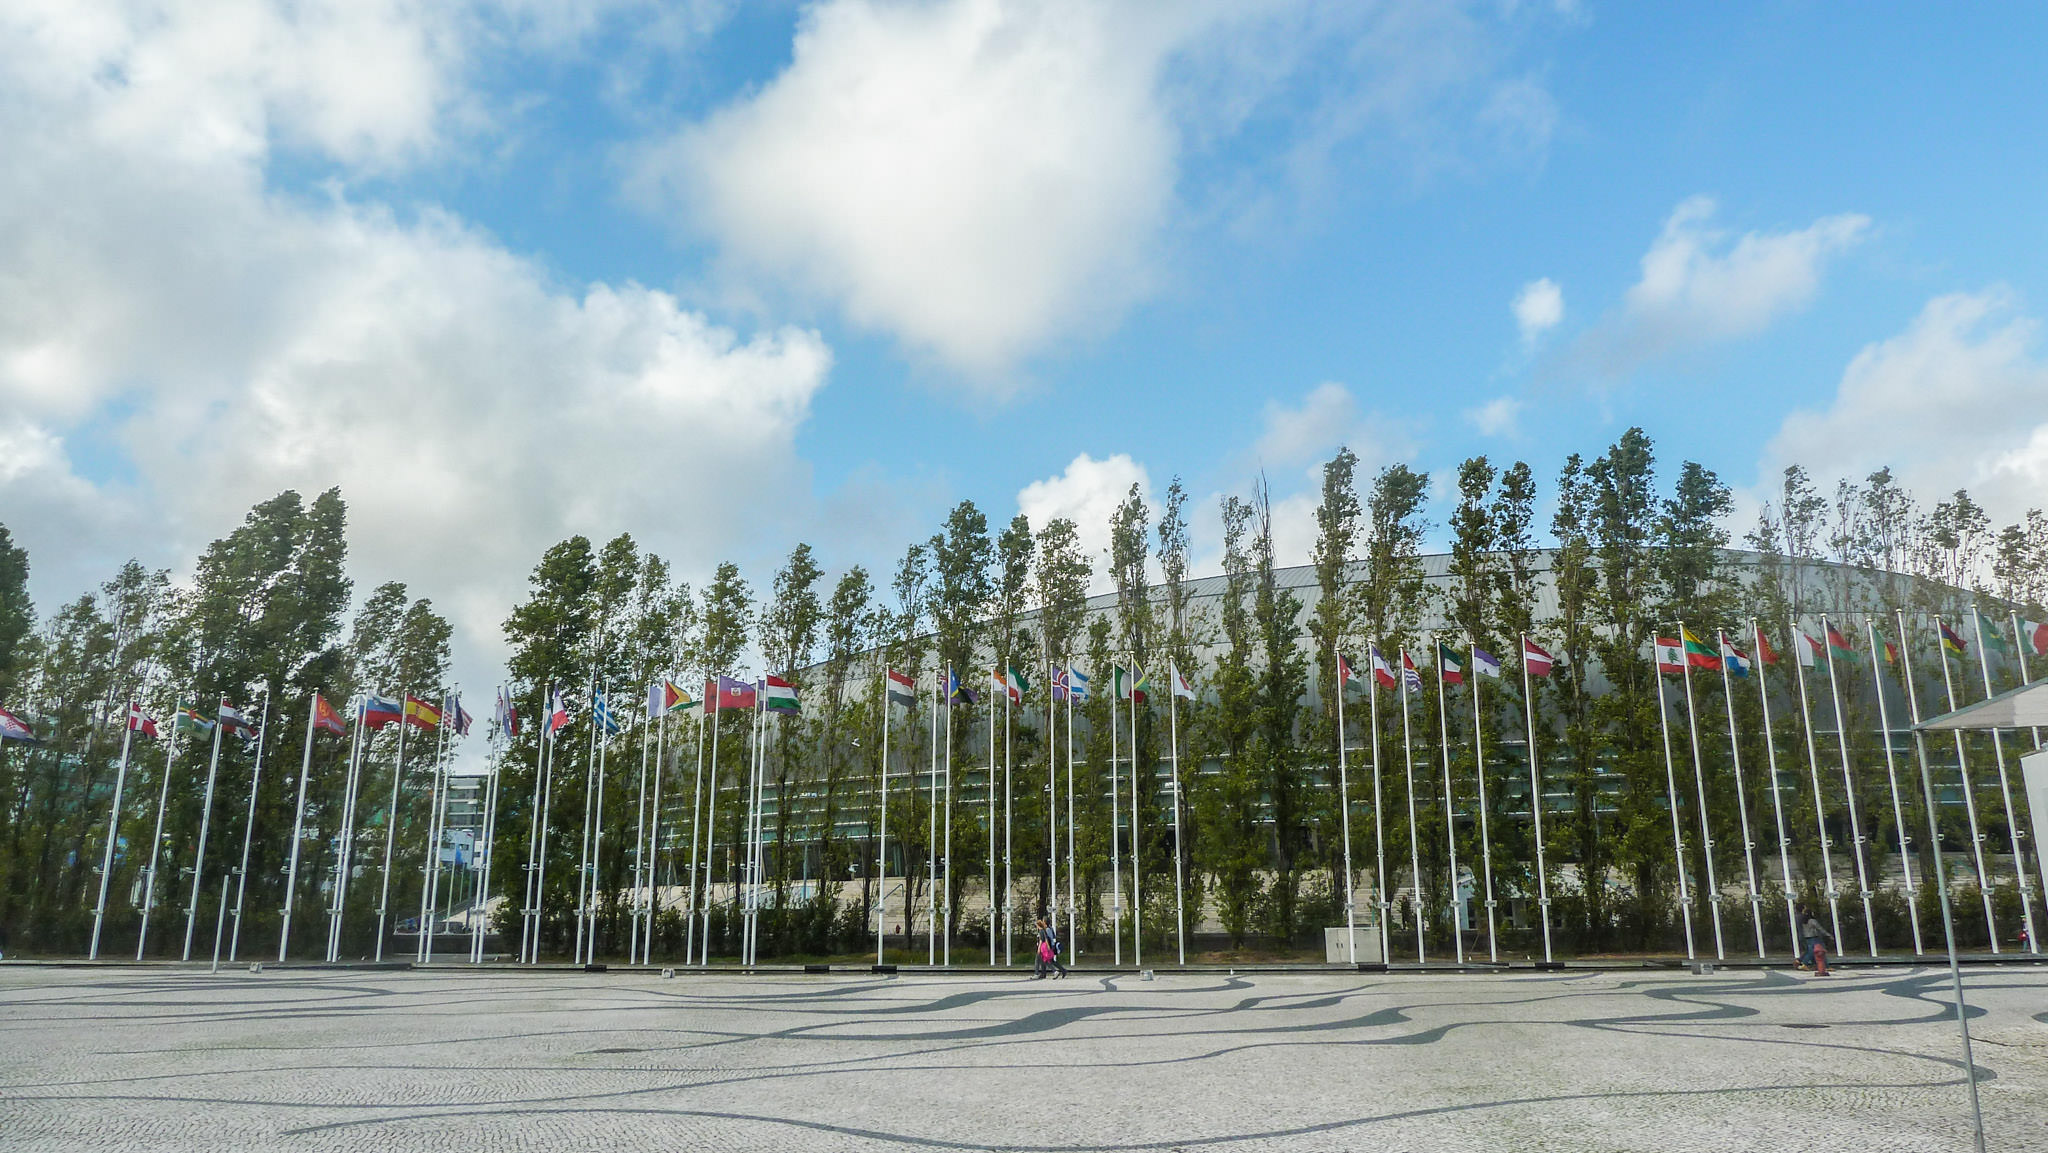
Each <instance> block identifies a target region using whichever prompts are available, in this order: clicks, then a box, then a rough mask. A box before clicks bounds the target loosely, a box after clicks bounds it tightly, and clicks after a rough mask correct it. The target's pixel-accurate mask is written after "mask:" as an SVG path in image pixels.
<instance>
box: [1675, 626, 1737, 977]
mask: <svg viewBox="0 0 2048 1153" xmlns="http://www.w3.org/2000/svg"><path fill="white" fill-rule="evenodd" d="M1686 637H1687V633H1686V631H1685V622H1684V621H1679V622H1678V657H1679V659H1678V670H1679V671H1678V677H1679V680H1681V681H1683V682H1684V683H1685V732H1686V737H1687V738H1688V739H1689V740H1690V741H1691V743H1692V782H1693V788H1694V790H1695V791H1696V792H1695V795H1697V796H1698V797H1699V799H1700V805H1699V813H1700V855H1701V856H1702V857H1703V858H1704V859H1705V861H1706V868H1707V884H1706V893H1705V896H1706V898H1707V911H1708V912H1709V913H1711V914H1712V915H1713V919H1714V959H1715V960H1716V961H1725V960H1727V959H1728V947H1727V943H1726V940H1725V938H1723V936H1722V934H1721V882H1720V878H1718V877H1717V876H1716V875H1715V873H1714V829H1713V826H1712V825H1710V824H1708V823H1707V816H1708V814H1707V770H1706V767H1705V764H1704V762H1703V761H1702V760H1701V758H1700V718H1699V709H1698V707H1697V706H1696V705H1695V704H1694V701H1693V695H1692V654H1691V653H1688V652H1687V651H1686V649H1685V642H1686ZM1717 659H1718V657H1717Z"/></svg>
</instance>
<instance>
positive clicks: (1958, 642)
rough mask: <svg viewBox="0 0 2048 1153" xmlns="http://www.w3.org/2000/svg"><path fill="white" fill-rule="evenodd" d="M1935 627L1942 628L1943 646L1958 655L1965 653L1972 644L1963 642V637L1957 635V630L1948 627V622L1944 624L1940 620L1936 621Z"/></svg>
mask: <svg viewBox="0 0 2048 1153" xmlns="http://www.w3.org/2000/svg"><path fill="white" fill-rule="evenodd" d="M1934 627H1936V628H1938V629H1940V630H1941V647H1942V648H1945V649H1947V650H1948V651H1950V652H1952V653H1954V654H1955V655H1957V656H1962V655H1963V653H1965V652H1967V651H1968V650H1969V647H1970V646H1968V645H1966V644H1964V643H1963V638H1961V637H1959V636H1957V635H1956V630H1954V629H1952V628H1950V627H1948V626H1947V625H1946V624H1943V623H1942V622H1940V621H1936V622H1934Z"/></svg>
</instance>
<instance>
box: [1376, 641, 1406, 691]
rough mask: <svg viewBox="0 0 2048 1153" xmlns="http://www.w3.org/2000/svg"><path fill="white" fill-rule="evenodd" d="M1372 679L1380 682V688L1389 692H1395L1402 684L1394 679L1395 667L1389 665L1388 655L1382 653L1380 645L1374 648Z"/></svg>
mask: <svg viewBox="0 0 2048 1153" xmlns="http://www.w3.org/2000/svg"><path fill="white" fill-rule="evenodd" d="M1372 679H1373V680H1375V681H1378V682H1379V685H1380V687H1381V688H1383V689H1386V690H1387V691H1388V692H1392V691H1394V689H1395V688H1396V687H1398V686H1399V684H1400V682H1399V681H1397V680H1395V679H1394V667H1393V666H1392V665H1390V664H1388V663H1387V658H1386V654H1384V653H1382V652H1380V646H1378V645H1374V646H1372Z"/></svg>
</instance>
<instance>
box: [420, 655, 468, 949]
mask: <svg viewBox="0 0 2048 1153" xmlns="http://www.w3.org/2000/svg"><path fill="white" fill-rule="evenodd" d="M451 699H452V700H453V701H454V703H455V711H457V712H459V711H460V710H461V708H462V686H461V685H456V686H455V693H454V695H453V696H452V697H449V696H445V695H444V696H443V697H442V698H441V721H440V723H439V724H437V725H436V726H434V798H433V803H432V804H431V805H429V806H427V842H428V844H427V875H426V878H425V883H424V885H423V886H422V891H421V894H420V895H421V897H422V898H424V900H425V905H424V911H423V914H422V915H421V917H420V960H421V961H422V962H424V963H426V964H429V965H431V964H433V963H434V925H435V923H436V922H438V921H439V920H440V919H441V913H440V906H441V874H442V872H443V870H442V868H441V844H442V842H443V841H444V840H446V839H447V835H448V789H449V778H448V757H449V754H450V753H451V752H452V751H453V749H454V747H455V737H456V735H457V734H456V733H455V731H454V729H453V726H454V724H455V718H454V717H452V716H450V715H448V714H449V708H448V704H449V701H450V700H451ZM472 847H473V846H472ZM450 883H451V884H453V882H452V881H451V882H450Z"/></svg>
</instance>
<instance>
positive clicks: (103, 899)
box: [85, 700, 137, 961]
mask: <svg viewBox="0 0 2048 1153" xmlns="http://www.w3.org/2000/svg"><path fill="white" fill-rule="evenodd" d="M136 712H137V706H136V703H135V702H134V701H133V700H130V701H129V702H128V715H127V716H126V717H124V718H122V721H123V724H122V729H121V767H120V768H118V769H116V770H114V800H113V803H112V804H110V805H108V806H107V847H106V851H105V852H104V853H103V854H101V857H100V895H99V899H98V900H96V901H95V902H93V909H92V947H91V949H89V950H88V951H87V952H86V956H85V959H86V960H88V961H97V960H99V959H100V925H101V923H102V922H103V921H105V920H106V916H107V882H108V881H109V880H110V879H112V877H113V875H114V842H115V841H116V840H117V839H119V837H120V831H121V792H122V789H123V787H124V786H126V785H127V783H128V748H129V746H130V745H131V744H133V743H134V741H135V714H136Z"/></svg>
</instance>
